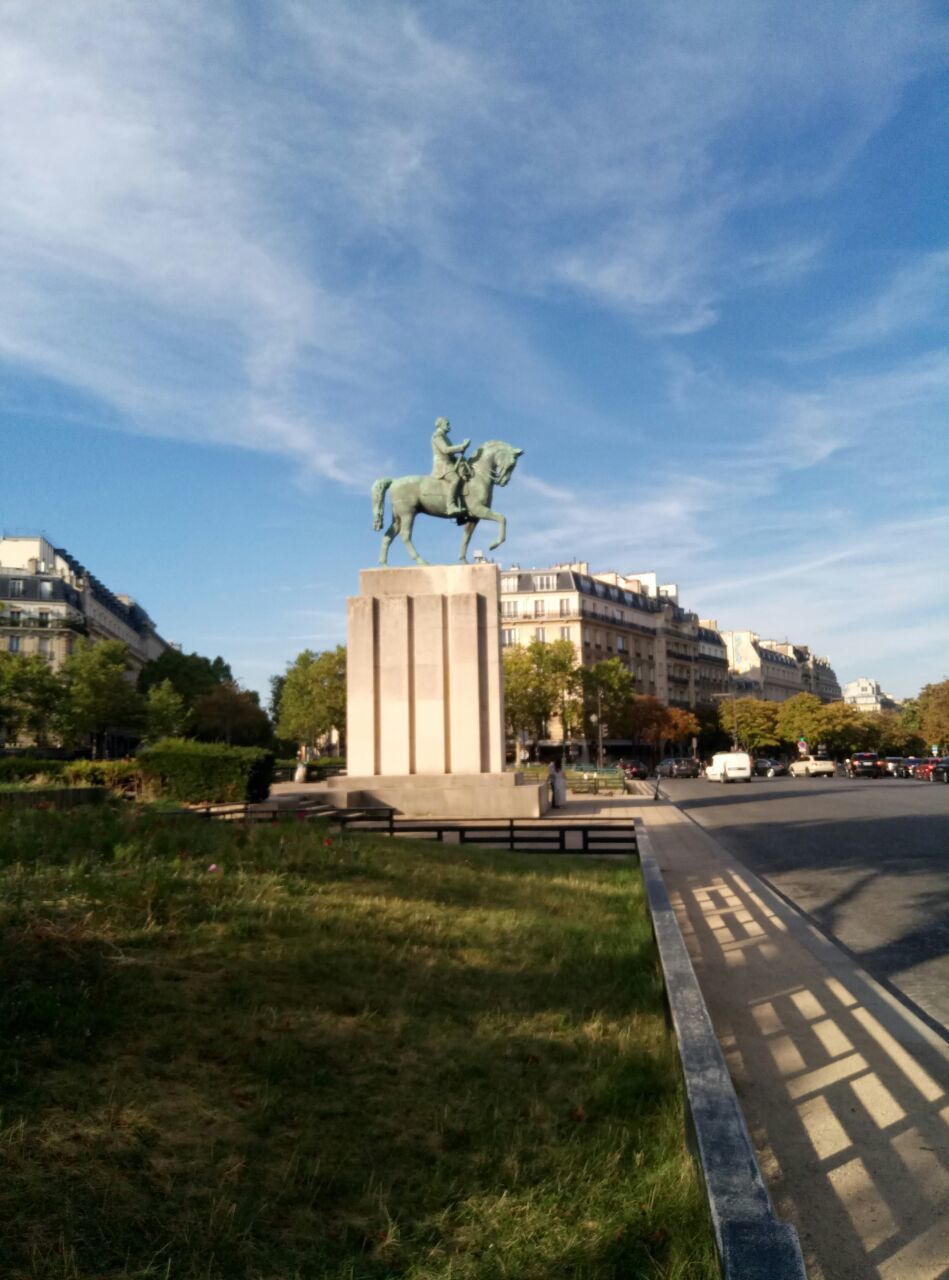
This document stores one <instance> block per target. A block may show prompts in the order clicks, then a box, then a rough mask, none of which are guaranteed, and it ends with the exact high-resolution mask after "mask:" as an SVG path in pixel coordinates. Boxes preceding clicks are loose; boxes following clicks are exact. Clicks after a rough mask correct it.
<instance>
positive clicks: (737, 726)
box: [719, 698, 781, 753]
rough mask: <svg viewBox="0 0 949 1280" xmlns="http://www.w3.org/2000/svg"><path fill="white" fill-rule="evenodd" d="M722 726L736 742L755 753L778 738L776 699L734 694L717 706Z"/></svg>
mask: <svg viewBox="0 0 949 1280" xmlns="http://www.w3.org/2000/svg"><path fill="white" fill-rule="evenodd" d="M719 717H720V721H721V726H722V728H723V729H724V730H725V731H726V733H728V734H729V735H732V736H735V737H737V739H738V746H740V747H744V749H745V750H746V751H750V752H753V753H757V752H759V751H764V750H765V749H766V748H767V749H769V750H770V749H771V748H772V747H776V746H777V745H778V743H779V742H780V740H781V737H780V734H779V733H778V730H777V719H778V703H776V702H766V701H764V700H763V699H761V698H735V699H731V700H726V701H723V702H722V704H721V705H720V707H719Z"/></svg>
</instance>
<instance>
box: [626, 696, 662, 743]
mask: <svg viewBox="0 0 949 1280" xmlns="http://www.w3.org/2000/svg"><path fill="white" fill-rule="evenodd" d="M668 710H669V708H668V707H667V706H666V704H665V703H664V702H660V701H659V699H658V698H654V697H653V696H652V695H651V694H645V695H643V696H642V697H638V698H636V700H635V702H634V703H633V705H632V706H631V707H630V711H629V728H630V732H631V734H632V736H633V737H634V738H639V739H640V740H641V741H643V742H647V743H649V744H650V745H651V746H652V747H653V748H654V750H655V752H656V755H657V756H658V755H659V752H660V748H661V747H662V735H663V732H664V728H665V724H666V713H667V712H668Z"/></svg>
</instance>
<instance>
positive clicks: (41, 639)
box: [0, 537, 168, 674]
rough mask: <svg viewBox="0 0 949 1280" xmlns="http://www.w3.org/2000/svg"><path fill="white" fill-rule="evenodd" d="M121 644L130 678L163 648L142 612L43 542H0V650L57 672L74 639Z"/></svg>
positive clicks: (8, 539)
mask: <svg viewBox="0 0 949 1280" xmlns="http://www.w3.org/2000/svg"><path fill="white" fill-rule="evenodd" d="M80 637H85V638H88V639H89V640H91V641H92V642H93V643H97V642H98V641H101V640H121V641H122V642H123V644H125V645H127V647H128V651H129V663H130V667H131V670H132V673H133V674H136V673H137V672H138V671H140V670H141V669H142V667H143V666H144V665H145V663H146V662H150V661H151V660H152V659H153V658H157V657H158V656H159V655H160V654H161V653H163V652H164V650H165V649H167V648H168V645H167V644H166V643H165V641H164V640H163V639H162V638H161V636H160V635H159V634H158V632H157V631H156V629H155V624H154V622H152V620H151V618H150V617H149V616H148V614H147V613H146V612H145V610H144V609H143V608H142V607H141V605H138V604H136V603H135V601H134V600H131V599H130V598H129V597H128V596H124V595H115V594H113V592H111V591H110V590H109V589H108V588H107V587H105V586H104V585H103V584H102V583H101V582H100V581H99V580H98V578H96V577H94V576H93V575H92V574H91V573H89V572H88V570H87V569H85V568H84V567H83V566H82V565H81V564H80V563H79V562H78V561H77V560H76V559H75V558H74V557H73V556H71V555H70V554H69V552H68V551H65V550H63V548H62V547H54V546H53V545H52V543H50V542H48V541H47V540H46V539H45V538H40V537H28V538H11V537H0V648H3V649H6V650H7V651H8V652H10V653H23V654H30V653H38V654H40V655H41V656H42V657H44V658H46V659H47V660H48V661H49V662H50V663H51V664H52V666H53V667H54V668H59V667H60V666H61V665H62V664H63V662H65V660H66V658H67V657H68V656H69V655H70V654H71V653H72V652H73V649H74V647H75V645H76V642H77V640H78V639H79V638H80Z"/></svg>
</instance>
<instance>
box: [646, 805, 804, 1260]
mask: <svg viewBox="0 0 949 1280" xmlns="http://www.w3.org/2000/svg"><path fill="white" fill-rule="evenodd" d="M636 827H637V838H638V842H639V850H640V863H641V866H642V874H643V882H644V884H645V888H646V900H647V902H648V904H649V912H650V916H651V918H652V927H653V932H654V934H655V937H656V945H657V947H658V950H659V960H660V964H661V966H662V975H663V981H664V983H665V989H666V998H667V1001H668V1006H669V1013H670V1015H671V1019H672V1025H673V1027H674V1029H675V1033H676V1039H677V1040H678V1045H679V1057H680V1060H681V1062H682V1073H683V1077H684V1080H685V1090H686V1097H687V1100H688V1105H689V1113H690V1117H691V1123H692V1130H693V1135H694V1140H695V1148H696V1153H697V1155H698V1160H699V1167H700V1168H701V1170H702V1176H703V1179H704V1182H705V1190H706V1195H707V1198H708V1207H709V1213H710V1215H711V1219H712V1227H713V1230H714V1233H715V1242H716V1246H717V1249H718V1257H719V1266H720V1269H721V1274H722V1276H723V1277H724V1280H806V1273H805V1270H804V1261H803V1258H802V1257H801V1246H800V1243H799V1241H798V1236H797V1231H796V1230H795V1228H794V1227H793V1226H792V1225H791V1224H790V1223H786V1222H782V1221H781V1220H780V1219H779V1218H778V1217H777V1215H776V1213H775V1211H774V1206H773V1205H772V1203H771V1197H770V1196H769V1195H768V1190H767V1187H766V1186H765V1183H764V1178H763V1177H762V1174H761V1170H760V1168H759V1167H758V1161H757V1158H756V1156H755V1151H754V1147H753V1146H752V1142H751V1137H750V1135H749V1133H748V1127H747V1125H746V1124H745V1118H744V1115H743V1114H742V1111H741V1107H740V1106H739V1104H738V1098H737V1096H736V1094H735V1090H734V1087H733V1085H732V1081H731V1076H730V1075H729V1074H728V1068H727V1066H726V1065H725V1059H724V1057H723V1055H722V1051H721V1047H720V1046H719V1043H718V1039H717V1037H716V1035H715V1031H714V1029H713V1027H712V1021H711V1018H710V1017H709V1014H708V1009H707V1008H706V1006H705V1000H704V998H703V996H702V992H701V990H700V988H699V984H698V981H697V980H696V977H695V972H694V970H693V968H692V962H691V960H690V959H689V953H688V951H687V949H686V945H685V941H684V939H683V937H682V932H681V930H680V928H679V922H678V920H677V919H676V914H675V911H674V910H673V907H672V903H671V902H670V900H669V894H668V891H667V889H666V885H665V881H664V880H663V877H662V872H661V871H660V870H659V864H658V863H657V861H656V858H655V855H654V853H653V851H652V845H651V842H650V839H649V833H648V832H647V831H646V829H645V826H644V824H643V822H642V819H637V820H636Z"/></svg>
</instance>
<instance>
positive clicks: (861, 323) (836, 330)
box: [787, 249, 949, 361]
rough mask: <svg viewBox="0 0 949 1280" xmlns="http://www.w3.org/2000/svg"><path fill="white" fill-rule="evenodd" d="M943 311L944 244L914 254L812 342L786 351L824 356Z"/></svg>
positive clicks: (889, 335)
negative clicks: (937, 248) (934, 248)
mask: <svg viewBox="0 0 949 1280" xmlns="http://www.w3.org/2000/svg"><path fill="white" fill-rule="evenodd" d="M947 315H949V249H939V250H935V251H933V252H930V253H922V254H918V255H916V256H915V257H914V258H912V259H911V260H910V261H909V262H907V263H905V264H904V265H903V266H901V267H900V269H899V270H897V271H896V272H895V273H894V274H893V275H892V276H891V277H890V279H889V280H887V281H886V283H885V284H883V285H882V287H880V288H879V289H878V290H877V291H876V292H875V293H872V294H870V295H869V296H868V297H864V298H863V299H862V300H861V301H860V302H859V303H858V304H857V305H856V306H854V307H851V308H850V309H849V311H848V312H846V313H844V314H843V315H841V316H839V317H838V318H837V319H836V320H834V321H833V323H831V324H830V325H828V326H826V327H825V328H824V330H823V333H822V335H821V336H820V337H819V338H818V339H817V341H816V342H814V343H811V344H808V345H804V346H802V347H800V348H797V349H794V350H792V351H790V352H789V353H787V354H788V356H789V358H790V359H791V360H796V361H803V360H827V359H830V358H831V357H833V356H839V355H841V354H842V353H844V352H849V351H857V350H862V349H863V348H865V347H873V346H879V345H880V344H881V343H885V342H888V341H890V340H892V339H894V338H899V337H903V336H905V335H906V334H907V333H912V332H913V331H914V330H918V329H919V328H921V327H923V326H931V325H933V324H935V323H937V322H940V321H941V320H944V319H945V318H946V316H947Z"/></svg>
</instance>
